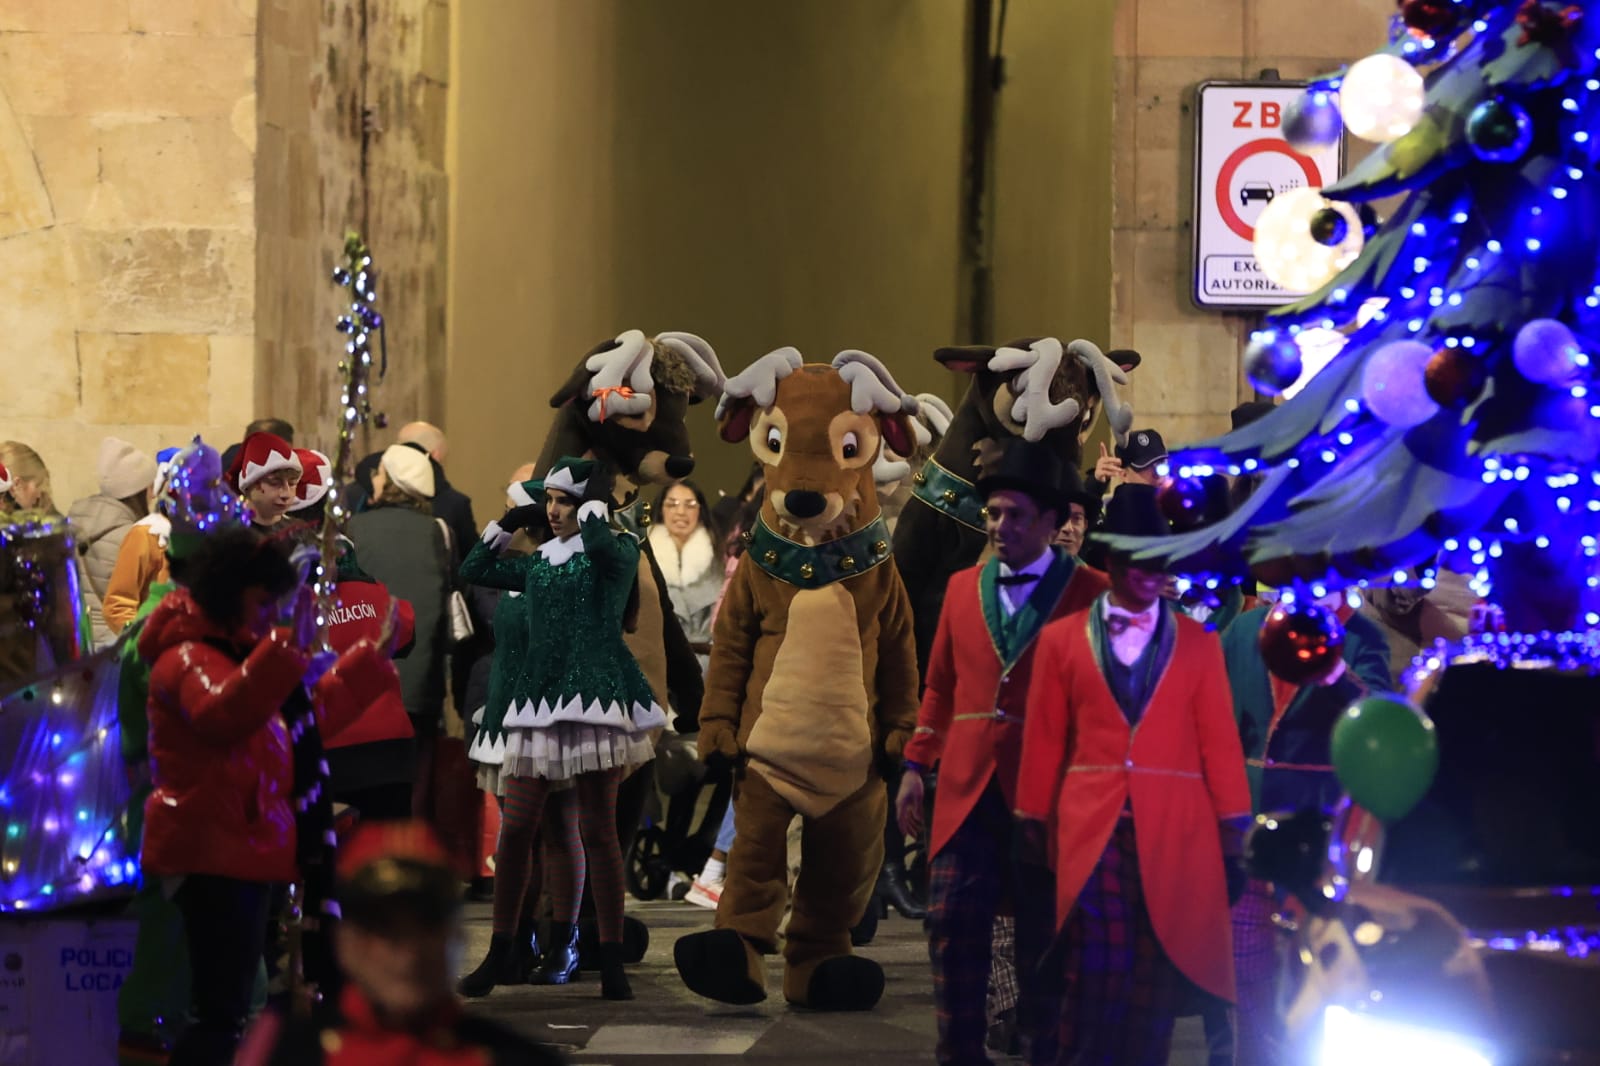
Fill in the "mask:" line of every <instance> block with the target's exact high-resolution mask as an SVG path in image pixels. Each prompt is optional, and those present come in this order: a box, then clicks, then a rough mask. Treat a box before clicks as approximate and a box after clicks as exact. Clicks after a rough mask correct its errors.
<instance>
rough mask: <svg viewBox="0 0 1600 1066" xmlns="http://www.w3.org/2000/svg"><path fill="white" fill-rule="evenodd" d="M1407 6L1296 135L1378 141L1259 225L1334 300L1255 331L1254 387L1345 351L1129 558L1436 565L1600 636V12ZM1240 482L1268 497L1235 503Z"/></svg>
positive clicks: (1165, 489) (1197, 574)
mask: <svg viewBox="0 0 1600 1066" xmlns="http://www.w3.org/2000/svg"><path fill="white" fill-rule="evenodd" d="M1400 12H1401V13H1400V14H1399V15H1398V16H1397V17H1396V20H1395V24H1394V26H1393V27H1392V32H1391V35H1390V43H1389V46H1388V47H1387V48H1386V49H1385V50H1383V51H1382V52H1380V53H1378V54H1376V55H1374V56H1370V57H1368V58H1366V59H1364V60H1361V61H1360V62H1358V63H1355V64H1353V65H1351V66H1350V67H1348V68H1346V69H1345V70H1342V71H1339V72H1336V73H1334V74H1331V75H1329V76H1327V77H1325V78H1322V79H1319V80H1317V81H1315V82H1313V83H1312V84H1311V86H1310V87H1309V88H1308V90H1307V92H1306V94H1305V96H1304V97H1303V98H1302V99H1301V100H1299V101H1298V102H1297V104H1296V106H1295V107H1294V108H1292V109H1291V112H1290V113H1289V115H1288V117H1287V119H1286V123H1285V131H1286V134H1287V135H1288V137H1289V139H1290V141H1291V143H1292V144H1295V145H1296V146H1298V147H1302V148H1303V147H1306V146H1307V145H1310V144H1327V143H1331V142H1332V141H1334V140H1336V139H1337V138H1338V137H1339V136H1341V135H1342V128H1348V129H1349V130H1350V132H1351V133H1352V134H1354V135H1357V136H1360V137H1363V138H1365V139H1368V140H1372V141H1376V142H1379V143H1380V144H1381V147H1380V148H1378V149H1377V150H1375V151H1374V152H1373V153H1372V154H1371V155H1370V156H1369V157H1367V158H1366V159H1365V160H1364V161H1362V162H1361V163H1360V164H1359V165H1357V166H1356V167H1355V168H1354V169H1353V170H1352V171H1351V172H1350V173H1349V174H1348V175H1346V176H1345V177H1344V178H1343V179H1341V180H1340V181H1339V182H1337V183H1336V184H1334V185H1331V186H1328V187H1326V188H1323V189H1321V190H1299V191H1298V192H1297V193H1295V194H1291V195H1281V196H1279V197H1277V198H1276V199H1275V200H1274V201H1273V203H1271V204H1270V205H1269V206H1268V208H1267V209H1266V210H1265V211H1264V212H1263V214H1262V216H1261V219H1260V221H1259V222H1258V224H1257V229H1256V242H1255V243H1256V251H1257V256H1258V258H1259V259H1260V261H1261V264H1262V267H1263V269H1264V270H1265V271H1266V272H1267V273H1268V274H1269V276H1273V277H1274V279H1275V280H1278V281H1279V282H1280V283H1282V284H1284V285H1286V286H1293V287H1297V288H1298V289H1299V291H1307V290H1314V291H1312V292H1311V295H1310V296H1308V297H1306V298H1305V299H1303V300H1301V301H1299V302H1298V303H1295V304H1292V305H1290V306H1286V307H1284V308H1281V309H1279V310H1277V311H1275V312H1273V313H1272V314H1271V315H1270V316H1268V318H1267V321H1266V323H1265V325H1264V328H1262V329H1261V330H1259V331H1258V332H1257V333H1256V334H1255V335H1254V337H1253V338H1252V340H1251V343H1250V346H1249V348H1248V349H1247V351H1246V353H1245V359H1246V368H1247V370H1248V371H1249V373H1250V376H1251V378H1252V380H1253V381H1254V382H1255V384H1256V387H1257V388H1258V389H1259V390H1260V391H1262V392H1266V393H1269V394H1271V393H1276V392H1279V391H1281V390H1283V389H1285V388H1286V387H1288V386H1289V385H1290V384H1292V383H1294V382H1295V381H1296V380H1297V379H1298V378H1299V377H1300V373H1301V349H1302V347H1303V346H1304V345H1305V344H1306V343H1307V342H1309V341H1312V340H1313V338H1315V339H1316V342H1317V343H1321V344H1326V343H1327V342H1328V340H1329V338H1330V337H1331V338H1332V340H1333V341H1334V343H1335V344H1336V345H1340V344H1342V347H1339V349H1338V354H1337V355H1335V356H1334V357H1333V359H1332V360H1331V362H1329V363H1328V365H1327V366H1326V367H1324V368H1323V369H1322V370H1320V372H1318V373H1316V374H1315V376H1313V377H1311V378H1310V379H1309V380H1308V381H1305V382H1303V383H1302V386H1303V387H1302V388H1301V390H1300V391H1299V392H1298V393H1297V394H1296V395H1295V396H1294V397H1293V398H1292V399H1290V400H1289V401H1287V402H1285V403H1283V404H1282V405H1281V406H1279V407H1278V408H1276V409H1275V410H1274V411H1273V412H1272V413H1271V414H1269V415H1267V416H1266V417H1265V418H1262V419H1260V420H1259V421H1257V422H1254V423H1252V424H1251V425H1248V426H1246V427H1244V428H1242V429H1240V430H1237V431H1235V432H1233V433H1230V434H1228V435H1226V436H1223V437H1221V438H1218V439H1215V440H1210V441H1206V442H1203V443H1200V444H1197V445H1194V446H1193V447H1191V448H1188V449H1185V450H1182V451H1180V452H1178V453H1175V454H1174V455H1173V457H1172V459H1171V465H1170V469H1169V477H1168V479H1167V480H1166V481H1165V482H1164V483H1163V485H1162V486H1161V489H1160V493H1161V499H1162V502H1163V508H1164V509H1165V510H1166V511H1167V513H1168V515H1169V517H1171V518H1173V519H1174V528H1175V529H1176V530H1178V532H1175V533H1174V535H1172V536H1170V537H1165V538H1159V539H1154V540H1142V541H1121V542H1120V543H1119V546H1120V547H1124V548H1134V549H1136V550H1135V557H1136V558H1139V559H1143V560H1153V561H1156V562H1159V563H1161V564H1163V565H1166V566H1168V567H1169V568H1171V569H1173V570H1175V571H1177V572H1179V573H1182V574H1184V575H1186V576H1187V577H1189V578H1190V579H1191V580H1193V581H1195V582H1196V583H1198V585H1199V586H1200V587H1202V588H1205V589H1208V590H1211V591H1213V592H1216V591H1219V590H1225V588H1226V586H1227V585H1228V584H1229V583H1237V582H1240V581H1243V580H1246V579H1248V578H1250V577H1254V578H1256V579H1258V580H1260V581H1263V582H1265V583H1268V584H1271V585H1276V586H1298V587H1301V588H1304V589H1306V590H1308V591H1311V592H1312V593H1314V594H1319V595H1320V594H1322V593H1323V592H1324V591H1326V590H1332V589H1335V588H1342V587H1345V586H1349V585H1352V584H1357V583H1365V582H1368V581H1371V582H1375V583H1384V584H1387V583H1391V582H1394V583H1405V582H1408V581H1417V580H1419V579H1420V580H1421V581H1422V583H1423V584H1424V585H1431V582H1432V573H1431V570H1430V569H1428V568H1429V567H1431V566H1432V565H1433V564H1434V562H1435V561H1436V560H1438V561H1442V563H1443V564H1444V565H1447V566H1449V567H1450V568H1451V569H1453V570H1459V571H1462V572H1465V573H1468V574H1471V575H1473V576H1474V581H1475V587H1476V588H1478V589H1480V591H1482V592H1483V593H1484V594H1488V595H1492V597H1493V598H1494V599H1495V601H1496V602H1501V603H1503V605H1504V606H1505V607H1506V610H1507V618H1508V621H1509V622H1512V623H1513V624H1514V625H1515V624H1518V623H1519V622H1520V623H1521V624H1522V625H1524V626H1525V627H1527V628H1562V627H1567V626H1574V625H1584V624H1587V625H1590V626H1593V625H1597V624H1600V613H1597V603H1600V599H1597V598H1596V597H1595V596H1594V594H1593V593H1594V588H1595V586H1596V585H1597V584H1600V578H1597V576H1596V566H1595V561H1596V554H1597V548H1596V543H1597V542H1596V536H1597V534H1600V468H1597V464H1596V456H1597V452H1600V386H1596V384H1595V383H1593V382H1592V381H1591V378H1592V377H1593V376H1594V374H1595V366H1594V364H1593V362H1592V360H1591V353H1594V352H1595V351H1597V350H1600V349H1597V343H1600V256H1597V251H1596V250H1597V244H1596V242H1597V239H1600V217H1597V215H1600V168H1597V165H1596V153H1597V151H1600V0H1575V2H1551V3H1545V2H1541V0H1498V2H1492V0H1453V2H1452V0H1405V2H1404V3H1402V4H1401V5H1400ZM1396 194H1404V198H1403V199H1402V200H1400V201H1399V202H1398V204H1397V206H1394V207H1393V209H1392V211H1391V212H1390V214H1389V216H1388V218H1387V219H1386V220H1385V221H1383V222H1382V223H1381V224H1380V223H1378V222H1377V220H1376V215H1375V213H1374V211H1373V210H1372V207H1371V206H1370V202H1371V201H1376V200H1380V199H1387V198H1389V197H1393V196H1395V195H1396ZM1222 474H1227V475H1230V476H1234V477H1236V478H1248V479H1249V482H1247V484H1253V486H1254V488H1253V491H1252V492H1251V493H1250V494H1249V495H1248V498H1242V497H1243V495H1244V494H1243V493H1242V492H1238V491H1236V492H1235V493H1234V494H1233V495H1234V499H1235V500H1236V501H1237V502H1236V504H1235V506H1234V507H1233V508H1232V510H1231V511H1230V510H1228V508H1227V507H1226V506H1225V505H1222V504H1220V503H1219V501H1220V499H1221V498H1222V497H1223V495H1224V494H1222V493H1219V492H1218V491H1217V485H1216V484H1215V481H1216V479H1217V478H1218V475H1222ZM1413 567H1420V568H1422V569H1421V570H1420V571H1413V569H1412V568H1413ZM1419 575H1420V577H1419ZM1491 590H1492V592H1491ZM1568 590H1572V591H1573V594H1572V595H1567V594H1566V593H1567V591H1568ZM1558 593H1559V594H1558ZM1541 597H1543V598H1544V599H1546V600H1549V599H1551V598H1554V599H1556V600H1558V601H1559V602H1558V603H1554V604H1552V603H1549V602H1546V603H1543V604H1542V605H1539V606H1537V607H1535V606H1533V605H1534V604H1535V601H1537V600H1539V599H1540V598H1541ZM1518 605H1527V606H1528V607H1529V609H1528V610H1521V611H1519V610H1517V609H1516V608H1517V607H1518Z"/></svg>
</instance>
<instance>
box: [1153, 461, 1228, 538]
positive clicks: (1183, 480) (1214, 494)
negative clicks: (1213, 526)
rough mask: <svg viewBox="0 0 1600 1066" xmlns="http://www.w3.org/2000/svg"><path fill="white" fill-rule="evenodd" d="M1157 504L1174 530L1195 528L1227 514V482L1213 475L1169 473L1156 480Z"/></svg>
mask: <svg viewBox="0 0 1600 1066" xmlns="http://www.w3.org/2000/svg"><path fill="white" fill-rule="evenodd" d="M1156 506H1157V507H1159V508H1161V517H1163V518H1165V519H1166V520H1167V522H1168V523H1169V524H1170V525H1171V526H1172V528H1173V530H1174V531H1175V532H1178V533H1182V532H1184V531H1185V530H1190V529H1195V528H1198V527H1199V526H1203V525H1206V524H1208V523H1211V522H1215V521H1216V520H1217V519H1219V518H1222V517H1224V516H1225V515H1227V513H1228V483H1227V481H1225V480H1224V479H1223V478H1221V477H1216V476H1212V477H1205V478H1199V477H1177V476H1175V475H1172V474H1169V475H1167V476H1166V477H1164V478H1162V479H1161V480H1160V481H1158V482H1156Z"/></svg>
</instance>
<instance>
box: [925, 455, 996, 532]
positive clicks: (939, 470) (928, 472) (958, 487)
mask: <svg viewBox="0 0 1600 1066" xmlns="http://www.w3.org/2000/svg"><path fill="white" fill-rule="evenodd" d="M911 495H912V496H913V497H915V498H916V499H919V500H921V501H922V502H923V503H925V504H927V505H928V506H929V507H932V508H933V509H934V510H935V511H938V512H939V513H940V514H943V515H945V516H946V517H947V518H953V519H955V520H956V521H957V522H960V523H961V524H962V525H964V526H966V527H967V528H968V529H975V530H977V531H978V532H979V533H984V532H986V528H985V524H984V520H983V497H982V496H979V495H978V490H977V489H976V488H975V487H974V486H973V484H972V482H970V481H968V480H966V479H965V478H961V477H957V476H956V475H955V474H952V473H951V472H950V471H948V470H946V469H945V468H944V467H942V466H940V465H939V464H938V463H936V462H935V461H934V460H932V459H929V460H928V461H927V462H926V463H924V464H923V465H922V469H921V470H918V471H917V472H916V474H915V475H913V476H912V478H911Z"/></svg>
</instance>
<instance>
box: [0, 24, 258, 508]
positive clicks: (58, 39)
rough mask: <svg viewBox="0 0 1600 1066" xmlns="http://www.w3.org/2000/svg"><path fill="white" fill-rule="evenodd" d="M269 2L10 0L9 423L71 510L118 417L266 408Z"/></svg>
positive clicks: (0, 403) (120, 423) (4, 419)
mask: <svg viewBox="0 0 1600 1066" xmlns="http://www.w3.org/2000/svg"><path fill="white" fill-rule="evenodd" d="M255 6H256V4H255V0H92V2H91V0H79V2H71V3H69V2H65V0H4V3H0V338H3V340H0V345H3V348H0V351H3V352H4V355H3V356H0V367H3V373H0V379H3V381H4V385H3V387H0V438H14V439H18V440H22V441H25V442H27V443H29V444H31V445H33V446H34V447H35V448H36V449H37V450H38V451H39V453H40V454H41V455H42V456H43V458H44V460H45V462H46V464H47V465H48V466H49V467H50V469H51V474H52V478H53V481H54V482H55V496H56V500H57V503H58V504H59V505H60V506H61V508H62V509H63V510H65V509H66V506H67V504H68V503H69V502H70V501H71V500H72V499H74V498H75V497H77V496H81V495H86V494H88V493H91V492H94V491H96V486H95V471H94V457H95V454H96V451H97V449H98V447H99V442H100V439H101V437H103V436H105V435H106V434H108V433H115V434H116V435H118V436H121V437H124V438H126V439H128V440H130V441H132V442H134V443H135V444H136V445H138V446H140V447H143V448H148V449H150V450H151V451H154V450H155V449H156V448H158V447H160V446H162V445H165V444H174V443H182V442H183V441H184V440H186V439H187V438H188V437H189V436H191V435H192V434H193V433H195V432H196V431H200V432H204V433H206V434H207V435H208V436H211V437H215V438H217V439H219V440H220V439H224V438H225V439H226V440H232V439H233V436H234V435H236V434H237V433H238V431H239V429H240V428H242V426H243V423H244V421H245V420H246V419H247V418H248V417H249V415H250V411H251V408H252V383H251V366H252V346H253V341H252V317H253V313H254V304H255V298H254V287H255V282H254V274H255V258H254V229H255V226H254V219H253V214H252V211H253V202H252V200H253V180H252V166H253V155H254V152H255V145H256V100H255V95H254V81H255V62H254V48H255V43H254V42H255V27H256V18H255Z"/></svg>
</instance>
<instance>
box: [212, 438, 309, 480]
mask: <svg viewBox="0 0 1600 1066" xmlns="http://www.w3.org/2000/svg"><path fill="white" fill-rule="evenodd" d="M284 470H293V471H294V472H295V473H296V474H299V473H303V472H304V471H302V470H301V468H300V460H299V458H298V457H297V456H296V455H295V453H294V445H292V444H290V443H289V442H288V441H286V440H284V439H283V438H282V437H279V436H277V435H276V434H272V433H252V434H250V435H249V436H248V437H246V438H245V439H244V443H243V444H242V445H240V446H239V454H238V455H236V456H234V457H233V465H232V466H230V467H229V468H228V484H230V485H232V486H233V487H234V489H235V491H238V492H241V493H242V492H245V491H247V490H248V489H249V488H250V486H251V485H254V484H255V483H256V482H258V481H260V480H261V479H262V478H264V477H266V476H268V475H269V474H276V473H279V472H280V471H284Z"/></svg>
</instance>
